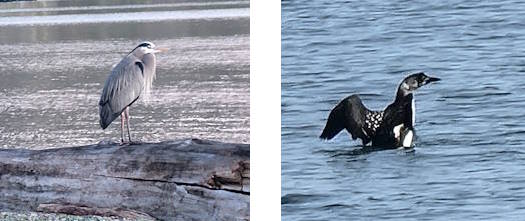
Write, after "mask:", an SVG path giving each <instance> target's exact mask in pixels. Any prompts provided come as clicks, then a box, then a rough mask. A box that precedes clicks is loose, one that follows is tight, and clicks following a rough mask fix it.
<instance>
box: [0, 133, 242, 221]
mask: <svg viewBox="0 0 525 221" xmlns="http://www.w3.org/2000/svg"><path fill="white" fill-rule="evenodd" d="M249 199H250V147H249V145H248V144H228V143H220V142H214V141H204V140H197V139H192V140H182V141H168V142H161V143H144V144H137V145H127V146H126V145H125V146H119V145H116V144H107V145H90V146H82V147H71V148H60V149H48V150H25V149H9V150H0V211H9V212H17V211H38V212H49V213H66V214H73V215H99V216H117V217H123V218H130V219H141V220H152V219H153V220H155V219H160V220H248V219H249V205H250V202H249Z"/></svg>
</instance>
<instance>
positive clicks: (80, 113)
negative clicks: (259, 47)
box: [0, 0, 249, 149]
mask: <svg viewBox="0 0 525 221" xmlns="http://www.w3.org/2000/svg"><path fill="white" fill-rule="evenodd" d="M144 40H149V41H152V42H154V43H155V44H156V45H158V46H162V47H166V48H169V49H170V50H169V51H168V52H166V53H160V54H158V55H157V80H156V81H155V82H154V83H153V85H154V89H153V92H152V96H151V97H152V99H151V101H150V102H149V103H148V105H146V103H145V102H143V101H139V102H138V103H136V104H134V105H133V106H132V107H131V108H130V114H131V117H132V118H131V123H130V124H131V127H132V135H133V136H134V138H136V139H138V140H142V141H147V142H156V141H161V140H171V139H181V138H190V137H194V138H203V139H214V140H220V141H226V142H240V143H248V142H249V2H248V1H174V2H171V1H150V3H147V4H145V3H136V2H135V1H124V0H122V1H121V0H119V1H103V2H99V1H89V0H88V1H69V2H64V1H51V2H21V3H0V55H1V56H0V147H1V148H31V149H41V148H53V147H66V146H76V145H86V144H93V143H98V142H101V141H103V142H108V141H113V142H118V141H119V140H120V120H119V119H117V120H115V121H114V122H113V123H112V124H111V125H110V127H108V128H107V129H106V130H102V129H100V126H99V124H98V120H99V117H98V100H99V98H100V93H101V91H102V87H103V84H104V81H105V79H106V78H107V76H108V75H109V72H110V71H111V69H112V66H113V65H115V64H116V63H118V62H119V61H120V60H121V59H122V57H123V56H124V55H126V54H127V53H128V52H129V51H130V50H131V49H133V48H134V47H135V46H136V45H137V44H138V43H139V42H141V41H144Z"/></svg>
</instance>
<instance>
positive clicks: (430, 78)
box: [426, 77, 441, 84]
mask: <svg viewBox="0 0 525 221" xmlns="http://www.w3.org/2000/svg"><path fill="white" fill-rule="evenodd" d="M440 80H441V79H440V78H435V77H428V78H427V80H426V83H427V84H428V83H430V82H434V81H440Z"/></svg>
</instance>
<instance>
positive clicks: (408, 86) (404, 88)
mask: <svg viewBox="0 0 525 221" xmlns="http://www.w3.org/2000/svg"><path fill="white" fill-rule="evenodd" d="M439 80H441V79H439V78H436V77H429V76H427V75H426V74H425V73H423V72H419V73H415V74H411V75H408V76H407V77H406V78H405V79H403V81H401V84H399V89H398V92H402V93H403V95H404V96H406V95H409V94H411V93H413V92H414V91H416V89H418V88H419V87H421V86H423V85H426V84H428V83H430V82H434V81H439Z"/></svg>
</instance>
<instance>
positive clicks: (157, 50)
mask: <svg viewBox="0 0 525 221" xmlns="http://www.w3.org/2000/svg"><path fill="white" fill-rule="evenodd" d="M154 50H155V51H154V52H153V53H159V52H166V51H168V49H167V48H155V49H154Z"/></svg>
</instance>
